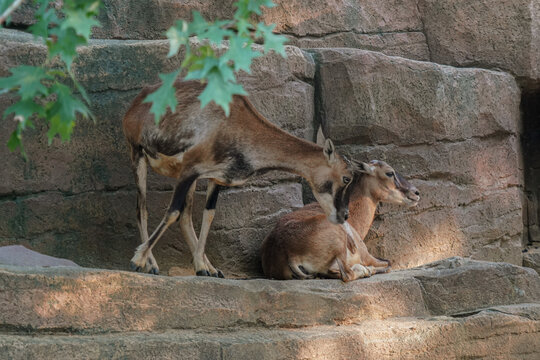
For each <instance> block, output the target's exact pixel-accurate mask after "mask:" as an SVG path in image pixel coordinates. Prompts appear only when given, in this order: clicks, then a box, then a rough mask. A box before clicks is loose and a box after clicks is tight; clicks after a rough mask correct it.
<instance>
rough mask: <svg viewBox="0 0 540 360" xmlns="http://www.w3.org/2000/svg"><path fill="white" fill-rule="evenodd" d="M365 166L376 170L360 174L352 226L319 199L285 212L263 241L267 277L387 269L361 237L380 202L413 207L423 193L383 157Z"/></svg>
mask: <svg viewBox="0 0 540 360" xmlns="http://www.w3.org/2000/svg"><path fill="white" fill-rule="evenodd" d="M364 166H371V167H372V170H373V171H372V172H371V173H370V172H369V171H368V172H367V173H362V174H355V179H354V182H353V184H352V185H351V192H352V193H351V198H350V202H349V212H350V216H349V220H348V224H350V227H351V228H352V229H351V230H349V231H347V230H346V226H347V223H346V224H343V225H337V224H332V223H331V222H329V221H327V219H326V217H325V216H324V213H323V212H322V210H321V207H320V206H319V205H318V204H316V203H313V204H310V205H307V206H305V207H303V208H301V209H299V210H296V211H294V212H292V213H290V214H287V215H285V216H283V217H282V218H281V219H279V220H278V222H277V224H276V226H275V227H274V229H273V230H272V232H271V233H270V234H269V235H268V236H267V238H266V239H265V240H264V242H263V244H262V249H261V256H262V266H263V271H264V273H265V275H266V276H268V277H270V278H275V279H282V280H285V279H293V278H299V279H306V278H312V277H314V276H323V277H331V278H340V279H342V280H343V281H350V280H354V279H357V278H359V277H364V276H369V275H371V273H373V272H374V271H385V270H387V268H388V267H389V263H388V262H387V261H385V260H379V259H377V258H375V257H373V256H372V255H371V254H370V253H369V252H368V250H367V247H366V245H365V244H364V242H363V240H362V239H363V238H364V237H365V236H366V234H367V232H368V230H369V228H370V226H371V223H372V222H373V218H374V215H375V210H376V208H377V204H378V203H379V202H391V203H398V204H408V205H411V206H412V205H416V203H417V202H418V200H419V196H418V195H419V193H418V190H417V189H416V188H415V187H414V186H412V185H411V184H409V183H408V182H407V181H406V180H405V179H403V178H402V177H401V176H400V175H399V174H396V173H395V171H394V169H392V168H391V167H390V166H389V165H388V164H386V163H384V162H382V161H372V162H371V163H370V164H369V165H367V164H364ZM387 174H392V176H391V177H389V176H387ZM295 269H300V272H299V271H295Z"/></svg>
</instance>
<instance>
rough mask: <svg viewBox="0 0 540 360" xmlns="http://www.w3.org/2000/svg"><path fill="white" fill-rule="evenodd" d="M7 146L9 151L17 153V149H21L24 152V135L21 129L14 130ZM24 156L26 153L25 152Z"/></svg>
mask: <svg viewBox="0 0 540 360" xmlns="http://www.w3.org/2000/svg"><path fill="white" fill-rule="evenodd" d="M7 146H8V148H9V151H15V150H17V148H21V152H23V147H22V134H21V132H20V131H19V129H17V130H14V131H13V132H12V133H11V136H10V137H9V140H8V142H7ZM23 155H24V152H23Z"/></svg>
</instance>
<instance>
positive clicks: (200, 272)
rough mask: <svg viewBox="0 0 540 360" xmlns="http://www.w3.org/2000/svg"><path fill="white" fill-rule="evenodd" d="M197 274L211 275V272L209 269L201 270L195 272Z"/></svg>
mask: <svg viewBox="0 0 540 360" xmlns="http://www.w3.org/2000/svg"><path fill="white" fill-rule="evenodd" d="M195 275H197V276H210V272H209V271H208V270H199V271H197V272H196V273H195Z"/></svg>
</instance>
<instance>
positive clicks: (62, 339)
mask: <svg viewBox="0 0 540 360" xmlns="http://www.w3.org/2000/svg"><path fill="white" fill-rule="evenodd" d="M516 310H517V312H516ZM539 336H540V316H539V306H538V305H534V304H527V305H524V306H505V307H499V308H496V309H488V310H483V311H481V312H479V313H478V314H475V315H471V316H467V317H464V318H455V319H454V318H449V317H434V318H430V319H388V320H384V321H381V320H375V321H365V322H362V323H359V324H355V325H346V326H340V327H329V326H320V327H315V328H303V329H229V330H227V332H222V333H218V332H213V333H208V332H204V331H200V330H199V331H193V330H176V331H165V332H160V333H155V332H152V333H149V332H140V333H131V334H107V335H91V336H81V335H40V336H33V337H29V336H24V335H11V334H9V335H3V336H2V337H0V352H2V353H3V354H5V355H6V356H7V358H9V359H28V358H35V359H44V360H45V359H98V358H107V359H139V358H141V357H144V358H160V359H172V358H177V357H178V354H182V358H183V359H217V358H219V359H224V360H225V359H230V360H233V359H234V360H236V359H254V358H257V359H265V360H269V359H325V360H338V359H343V360H349V359H397V358H399V359H433V358H445V359H448V358H459V359H463V358H500V359H509V358H515V359H518V358H519V359H531V360H532V359H537V357H538V354H539V353H540V342H538V337H539Z"/></svg>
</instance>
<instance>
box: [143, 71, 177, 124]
mask: <svg viewBox="0 0 540 360" xmlns="http://www.w3.org/2000/svg"><path fill="white" fill-rule="evenodd" d="M178 74H180V70H177V71H173V72H172V73H169V74H159V77H160V79H161V81H162V82H163V83H162V84H161V86H160V87H159V88H158V89H157V90H156V91H154V92H153V93H151V94H150V95H148V96H147V97H146V98H145V99H144V101H143V102H144V103H149V102H151V103H152V106H151V107H150V112H151V113H152V114H154V118H155V121H156V124H158V123H159V120H160V119H161V117H162V116H163V115H164V114H165V112H167V108H169V107H170V108H171V111H173V112H174V110H175V109H176V104H177V100H176V88H175V87H174V82H175V80H176V78H177V77H178Z"/></svg>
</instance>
